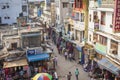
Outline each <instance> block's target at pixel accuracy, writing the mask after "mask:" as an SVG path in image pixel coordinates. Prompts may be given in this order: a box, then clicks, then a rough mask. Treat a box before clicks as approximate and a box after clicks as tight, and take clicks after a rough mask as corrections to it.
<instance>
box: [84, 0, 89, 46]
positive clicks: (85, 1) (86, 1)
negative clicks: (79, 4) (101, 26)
mask: <svg viewBox="0 0 120 80" xmlns="http://www.w3.org/2000/svg"><path fill="white" fill-rule="evenodd" d="M83 1H84V4H85V34H84V39H85V44H86V42H87V40H88V19H89V18H88V17H89V16H88V14H89V9H88V8H89V0H83Z"/></svg>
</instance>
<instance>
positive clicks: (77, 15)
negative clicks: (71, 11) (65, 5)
mask: <svg viewBox="0 0 120 80" xmlns="http://www.w3.org/2000/svg"><path fill="white" fill-rule="evenodd" d="M75 20H77V21H78V20H79V13H75Z"/></svg>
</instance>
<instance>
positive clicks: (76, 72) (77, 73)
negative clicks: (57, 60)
mask: <svg viewBox="0 0 120 80" xmlns="http://www.w3.org/2000/svg"><path fill="white" fill-rule="evenodd" d="M78 75H79V71H78V68H76V70H75V76H76V80H78Z"/></svg>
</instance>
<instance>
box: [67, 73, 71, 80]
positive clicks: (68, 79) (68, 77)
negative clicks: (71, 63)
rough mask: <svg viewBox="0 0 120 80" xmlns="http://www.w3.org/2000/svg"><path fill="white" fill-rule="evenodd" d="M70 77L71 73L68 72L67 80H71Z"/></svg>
mask: <svg viewBox="0 0 120 80" xmlns="http://www.w3.org/2000/svg"><path fill="white" fill-rule="evenodd" d="M71 76H72V74H71V72H69V74H68V75H67V80H71Z"/></svg>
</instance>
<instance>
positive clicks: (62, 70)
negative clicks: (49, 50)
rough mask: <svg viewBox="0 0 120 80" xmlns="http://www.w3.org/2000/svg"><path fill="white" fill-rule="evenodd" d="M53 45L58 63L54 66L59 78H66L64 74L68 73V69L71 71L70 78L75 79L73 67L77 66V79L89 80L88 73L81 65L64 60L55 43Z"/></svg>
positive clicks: (64, 79)
mask: <svg viewBox="0 0 120 80" xmlns="http://www.w3.org/2000/svg"><path fill="white" fill-rule="evenodd" d="M53 47H54V55H55V56H57V57H58V65H57V67H56V70H57V73H58V76H59V80H67V78H66V75H67V74H68V73H69V71H70V72H71V73H72V79H71V80H75V79H76V77H75V69H76V68H78V70H79V80H89V79H90V78H89V77H88V73H87V72H84V71H83V68H82V66H81V65H79V64H77V62H75V61H71V62H70V61H69V60H65V58H64V55H59V54H58V51H57V48H56V46H55V45H53Z"/></svg>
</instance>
